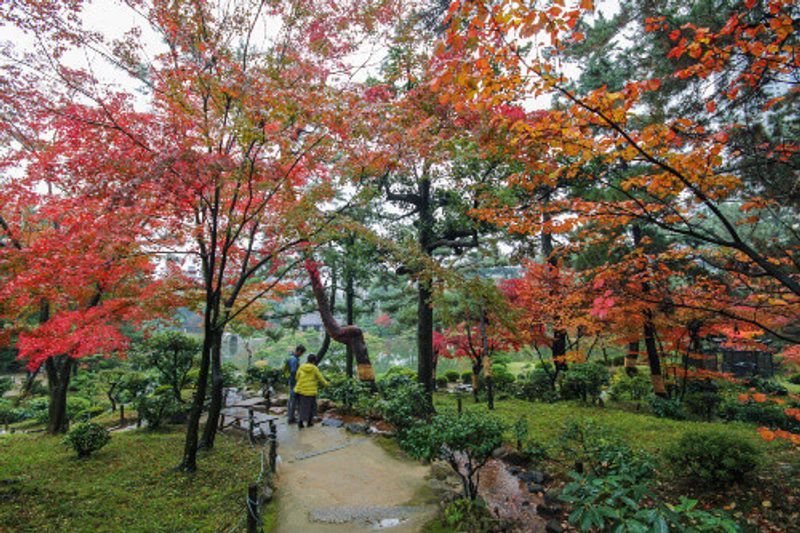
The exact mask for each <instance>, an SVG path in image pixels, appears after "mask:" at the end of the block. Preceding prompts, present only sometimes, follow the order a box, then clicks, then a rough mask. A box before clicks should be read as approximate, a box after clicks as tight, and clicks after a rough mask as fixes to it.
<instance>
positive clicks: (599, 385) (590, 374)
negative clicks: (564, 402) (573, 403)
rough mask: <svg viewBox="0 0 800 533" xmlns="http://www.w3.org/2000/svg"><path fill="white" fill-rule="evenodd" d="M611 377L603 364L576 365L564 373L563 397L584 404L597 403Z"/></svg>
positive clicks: (562, 383)
mask: <svg viewBox="0 0 800 533" xmlns="http://www.w3.org/2000/svg"><path fill="white" fill-rule="evenodd" d="M610 377H611V375H610V373H609V372H608V369H607V368H606V367H605V366H603V365H601V364H598V363H580V364H574V365H572V366H570V367H569V369H568V370H567V371H566V372H564V378H563V380H562V381H561V396H562V397H563V398H565V399H568V400H571V399H578V400H581V401H583V402H584V403H597V401H598V400H599V399H600V393H601V392H603V387H605V386H606V385H608V382H609V379H610Z"/></svg>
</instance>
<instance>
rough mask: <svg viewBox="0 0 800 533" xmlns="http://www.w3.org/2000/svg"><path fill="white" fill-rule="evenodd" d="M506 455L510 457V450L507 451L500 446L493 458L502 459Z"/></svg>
mask: <svg viewBox="0 0 800 533" xmlns="http://www.w3.org/2000/svg"><path fill="white" fill-rule="evenodd" d="M506 455H508V450H506V449H505V448H503V447H502V446H500V447H499V448H495V449H494V451H492V457H494V458H495V459H502V458H504V457H505V456H506Z"/></svg>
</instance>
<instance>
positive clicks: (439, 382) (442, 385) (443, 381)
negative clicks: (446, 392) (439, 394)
mask: <svg viewBox="0 0 800 533" xmlns="http://www.w3.org/2000/svg"><path fill="white" fill-rule="evenodd" d="M436 388H438V389H446V388H447V378H444V377H440V378H436Z"/></svg>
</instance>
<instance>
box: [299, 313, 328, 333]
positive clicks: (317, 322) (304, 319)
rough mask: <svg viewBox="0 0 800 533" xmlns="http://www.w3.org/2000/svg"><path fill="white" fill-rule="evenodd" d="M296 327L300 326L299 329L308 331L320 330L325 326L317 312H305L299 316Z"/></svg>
mask: <svg viewBox="0 0 800 533" xmlns="http://www.w3.org/2000/svg"><path fill="white" fill-rule="evenodd" d="M297 327H298V328H300V331H308V330H310V329H313V330H314V331H322V330H323V329H324V327H325V326H324V324H323V323H322V317H320V315H319V313H306V314H304V315H301V316H300V323H299V324H298V326H297Z"/></svg>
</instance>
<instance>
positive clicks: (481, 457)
mask: <svg viewBox="0 0 800 533" xmlns="http://www.w3.org/2000/svg"><path fill="white" fill-rule="evenodd" d="M504 430H505V426H504V424H503V423H502V422H501V421H500V419H498V418H495V417H493V416H487V415H485V414H479V413H474V412H471V411H467V412H465V413H463V414H461V415H456V414H452V413H444V414H439V415H436V416H434V417H433V419H432V420H431V422H430V423H422V422H418V423H417V424H415V425H414V426H413V427H411V428H410V429H409V430H408V431H407V432H405V434H404V435H402V436H401V439H400V444H401V446H403V448H404V449H405V450H406V451H408V452H409V453H410V454H411V455H412V456H414V457H416V458H418V459H424V460H427V461H430V460H433V459H436V458H439V459H443V460H444V461H446V462H447V463H448V464H449V465H450V466H451V467H452V469H453V470H454V471H455V472H456V473H457V474H458V476H459V477H460V478H461V480H462V484H463V487H464V497H465V498H466V499H468V500H475V499H477V497H478V485H477V476H478V473H479V471H480V469H481V468H483V465H485V464H486V461H487V460H488V459H489V458H490V457H491V455H492V451H494V450H495V448H497V447H499V446H500V445H501V444H502V442H503V431H504Z"/></svg>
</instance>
